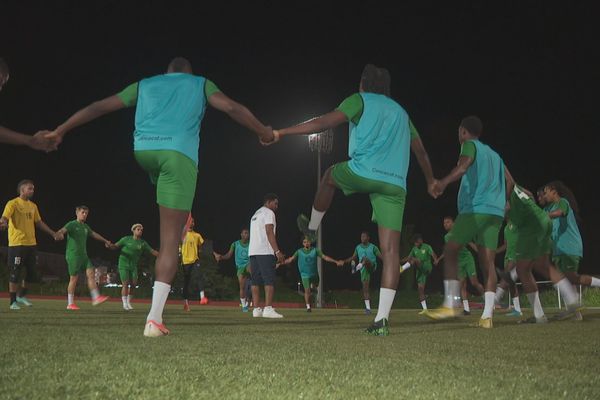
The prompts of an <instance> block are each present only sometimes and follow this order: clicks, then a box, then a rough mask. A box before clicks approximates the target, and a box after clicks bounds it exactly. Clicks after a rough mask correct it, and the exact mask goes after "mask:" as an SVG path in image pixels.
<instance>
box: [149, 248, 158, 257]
mask: <svg viewBox="0 0 600 400" xmlns="http://www.w3.org/2000/svg"><path fill="white" fill-rule="evenodd" d="M150 254H152V255H153V256H154V257H158V251H156V250H154V249H150Z"/></svg>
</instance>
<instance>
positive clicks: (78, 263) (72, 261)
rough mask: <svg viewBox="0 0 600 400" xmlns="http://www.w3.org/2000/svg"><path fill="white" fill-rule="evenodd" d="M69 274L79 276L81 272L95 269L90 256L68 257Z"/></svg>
mask: <svg viewBox="0 0 600 400" xmlns="http://www.w3.org/2000/svg"><path fill="white" fill-rule="evenodd" d="M66 260H67V267H68V269H69V276H77V275H78V274H79V273H80V272H84V271H86V270H88V269H93V268H94V266H93V265H92V263H91V262H90V259H89V258H88V257H66Z"/></svg>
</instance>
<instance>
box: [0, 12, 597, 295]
mask: <svg viewBox="0 0 600 400" xmlns="http://www.w3.org/2000/svg"><path fill="white" fill-rule="evenodd" d="M25 3H27V4H28V6H25V5H23V4H25ZM48 3H52V5H49V4H48V5H47V4H43V3H42V4H43V5H40V6H37V7H36V6H33V5H32V4H34V3H30V2H10V3H9V4H3V6H2V9H0V35H1V36H0V57H3V58H4V59H5V60H6V61H7V62H8V64H9V66H10V68H11V74H10V81H9V82H8V84H7V85H6V86H5V87H4V89H3V91H2V92H0V124H1V125H3V126H6V127H10V128H12V129H14V130H17V131H22V132H26V133H34V132H35V131H37V130H39V129H52V128H54V127H55V126H56V125H58V124H60V123H61V122H63V121H64V120H65V119H66V118H67V117H68V116H70V115H71V114H72V113H73V112H75V111H76V110H78V109H79V108H81V107H83V106H86V105H87V104H89V103H90V102H92V101H95V100H98V99H101V98H104V97H107V96H109V95H112V94H115V93H117V92H119V91H120V90H122V89H123V88H124V87H125V86H127V85H128V84H130V83H132V82H135V81H138V80H140V79H142V78H144V77H149V76H152V75H156V74H161V73H164V72H165V70H166V66H167V64H168V62H169V61H170V59H171V58H173V57H174V56H183V57H186V58H188V59H189V60H190V61H191V62H192V65H193V67H194V71H195V73H197V74H201V75H204V76H206V77H207V78H209V79H211V80H212V81H214V82H215V83H216V84H217V86H219V88H220V89H221V90H222V91H223V92H224V93H225V94H227V95H228V96H230V97H231V98H233V99H235V100H237V101H239V102H241V103H243V104H244V105H246V106H247V107H248V108H250V110H251V111H252V112H253V113H254V114H255V115H256V116H257V117H258V118H259V119H260V120H261V121H262V122H264V123H265V124H269V125H272V126H273V127H275V128H283V127H286V126H289V125H292V124H295V123H298V122H301V121H303V120H305V119H307V118H309V117H312V116H316V115H319V114H323V113H325V112H328V111H331V110H332V109H333V108H335V107H336V106H337V105H338V104H339V103H340V102H341V101H342V100H343V99H344V98H346V97H347V96H349V95H351V94H352V93H354V92H356V91H357V90H358V83H359V78H360V74H361V71H362V68H363V67H364V65H365V64H366V63H374V64H376V65H378V66H383V67H386V68H388V69H389V71H390V73H391V75H392V97H393V98H394V99H395V100H396V101H398V102H399V103H400V104H401V105H402V106H403V107H404V108H405V109H406V110H407V111H408V113H409V115H410V117H411V119H412V120H413V122H414V124H415V126H416V127H417V129H418V130H419V132H420V134H421V138H422V139H423V142H424V144H425V147H426V149H427V150H428V152H429V156H430V159H431V161H432V165H433V168H434V173H435V175H436V176H438V177H441V176H443V175H445V174H446V173H448V172H449V171H450V169H451V168H452V167H453V166H454V164H455V163H456V160H457V158H458V152H459V144H458V140H457V126H458V123H459V121H460V119H461V118H462V117H464V116H466V115H470V114H476V115H478V116H480V117H481V119H482V120H483V122H484V136H482V141H484V142H485V143H487V144H489V145H491V146H492V147H493V148H495V149H496V150H497V151H498V152H499V153H500V155H501V156H502V157H503V159H504V161H505V163H506V165H507V166H508V168H509V169H510V170H511V172H512V174H513V176H514V177H515V179H516V180H517V181H518V182H519V183H521V184H522V185H524V186H525V187H527V188H529V189H531V190H535V189H536V188H537V187H539V186H541V185H543V184H544V183H547V182H548V181H551V180H554V179H561V180H563V181H564V182H565V183H566V184H567V185H568V186H570V187H571V189H572V190H573V191H574V193H575V195H576V197H577V200H578V202H579V205H580V208H581V217H582V224H581V226H580V228H581V230H582V234H583V237H584V249H585V250H584V251H585V259H584V261H583V269H582V270H583V271H585V272H589V273H596V274H598V273H600V267H599V266H598V263H596V262H594V261H595V260H598V258H599V256H600V251H599V250H598V248H597V247H594V244H596V243H598V242H599V241H600V234H599V233H598V229H595V228H596V227H597V226H598V224H599V222H600V221H599V207H598V205H597V204H596V203H593V198H592V194H591V193H592V190H593V189H592V188H593V186H595V185H596V182H595V175H596V174H597V171H598V162H597V161H596V160H597V159H596V148H595V144H597V143H598V141H597V139H593V137H595V135H596V134H597V132H598V131H599V128H600V124H599V123H598V119H597V117H596V115H597V112H596V110H595V108H596V107H597V105H598V101H597V95H596V94H597V92H598V91H597V90H595V89H594V88H597V87H598V85H597V82H598V81H599V78H600V62H598V60H599V59H600V57H599V55H598V45H597V39H598V37H600V35H599V32H598V29H597V28H596V27H595V26H596V25H597V23H596V21H595V20H593V19H592V15H593V14H594V13H595V11H596V10H592V9H591V8H588V7H592V5H591V4H592V3H591V2H590V3H587V4H584V3H583V2H582V3H580V2H577V4H570V3H565V2H562V3H561V4H560V6H558V5H557V6H553V5H549V4H545V3H546V2H515V3H514V4H513V5H508V4H507V3H505V2H503V3H502V5H501V6H498V7H493V8H491V7H490V6H488V5H483V4H480V2H473V3H472V4H471V3H466V2H465V3H462V2H451V3H453V4H452V5H450V4H445V3H444V4H443V5H440V4H442V3H437V5H435V6H434V5H426V4H422V3H421V2H419V3H420V4H419V5H418V6H417V5H415V6H411V7H406V6H399V5H395V7H394V8H393V9H392V8H391V7H389V6H384V5H378V6H376V7H373V8H371V5H373V4H375V2H361V3H362V6H361V3H352V2H343V3H338V2H335V4H333V2H332V4H330V5H325V6H324V5H323V4H322V3H325V2H315V3H311V2H301V3H293V4H291V3H290V4H287V3H288V2H282V4H283V3H286V5H285V7H283V6H282V5H280V4H279V3H278V2H247V3H251V4H252V6H249V5H245V6H244V7H242V8H239V5H238V4H237V3H235V2H220V4H221V5H220V6H219V7H220V8H218V9H217V8H211V9H206V8H205V7H206V3H207V2H176V4H177V5H169V6H165V5H164V4H163V2H161V1H144V2H130V1H127V2H125V1H104V2H102V1H99V2H93V3H92V2H76V1H69V2H60V1H57V2H48ZM380 3H383V2H380ZM397 3H399V2H397ZM573 3H575V2H573ZM389 4H393V3H392V2H390V3H389ZM432 4H433V3H432ZM133 121H134V109H133V108H131V109H127V110H123V111H119V112H117V113H114V114H111V115H108V116H105V117H103V118H101V119H98V120H96V121H94V122H92V123H90V124H88V125H86V126H83V127H80V128H78V129H76V130H74V131H73V132H72V133H70V134H69V135H68V136H67V138H66V140H65V142H64V143H63V144H62V146H61V148H60V150H59V151H58V152H54V153H51V154H48V155H46V154H43V153H37V152H34V151H32V150H29V149H26V148H18V147H11V146H7V145H0V146H1V147H0V149H1V150H0V151H1V153H0V154H1V156H0V171H1V173H0V177H1V178H0V182H1V184H0V202H1V203H2V207H3V206H4V204H5V203H6V201H8V200H10V199H11V198H13V197H15V186H16V184H17V182H18V181H19V180H20V179H23V178H30V179H33V180H34V181H35V184H36V196H35V199H34V201H35V202H36V203H37V204H38V207H39V209H40V212H41V214H42V217H43V219H44V220H45V222H46V223H48V225H50V226H51V227H52V228H53V229H58V228H60V227H61V226H63V225H64V223H65V222H67V221H69V220H71V219H73V218H74V207H75V206H76V205H78V204H86V205H88V206H89V207H90V208H91V213H90V216H89V219H88V223H89V224H90V226H91V227H92V228H93V229H94V230H96V231H97V232H99V233H101V234H103V235H105V236H106V237H107V238H109V239H110V240H113V241H116V240H118V239H119V238H120V237H122V236H125V235H127V234H129V233H130V232H129V228H130V226H131V225H132V224H133V223H134V222H141V223H143V224H144V226H145V228H146V229H145V238H146V240H148V241H149V243H151V244H152V245H153V246H155V247H158V245H159V243H158V211H157V207H156V205H155V195H154V188H153V186H152V185H151V184H150V183H149V181H148V179H147V176H146V175H145V173H144V172H143V171H142V170H141V168H139V167H138V166H137V164H136V163H135V160H134V158H133V153H132V132H133V128H134V127H133ZM347 136H348V134H347V126H345V125H344V126H340V127H339V128H337V129H336V131H335V141H334V148H333V151H332V153H331V154H330V155H325V156H323V170H324V169H325V168H326V167H327V166H329V165H331V164H334V163H336V162H339V161H343V160H346V159H347V145H348V139H347ZM316 176H317V170H316V154H315V153H311V152H310V150H309V148H308V144H307V139H306V138H305V137H294V138H286V139H285V140H284V141H283V142H282V143H280V144H278V145H276V146H271V147H269V148H262V147H261V146H260V145H259V144H258V141H257V140H256V138H255V136H254V135H253V133H251V132H249V131H247V130H245V129H244V128H242V127H240V126H239V125H237V124H236V123H235V122H233V121H232V120H230V119H229V118H228V117H227V116H226V115H225V114H222V113H220V112H218V111H216V110H214V109H210V108H209V109H208V110H207V113H206V115H205V118H204V121H203V123H202V130H201V140H200V165H199V179H198V186H197V189H196V200H195V202H194V208H193V213H194V215H195V217H196V219H197V227H198V231H200V232H201V233H202V234H203V235H204V236H205V237H206V238H208V239H212V240H214V241H215V247H216V249H217V250H220V251H225V250H226V248H227V247H228V245H229V244H230V243H231V242H232V241H234V240H236V239H237V238H238V237H239V228H240V227H241V226H243V225H246V224H248V223H249V218H250V217H251V215H252V214H253V212H254V211H255V210H256V209H257V208H258V207H260V206H261V202H262V196H263V194H264V193H266V192H275V193H277V194H278V195H279V196H280V209H279V213H278V240H279V241H280V246H281V247H282V248H283V249H284V251H285V252H286V253H287V254H291V253H292V252H293V251H294V250H295V249H296V248H298V247H299V246H300V240H299V239H300V238H299V233H298V231H297V229H296V225H295V219H296V216H297V215H298V213H299V212H305V213H308V212H309V211H310V206H311V202H312V198H313V195H314V192H315V186H316ZM457 189H458V184H455V185H454V186H452V187H451V188H450V189H449V190H448V191H447V192H446V193H445V194H444V196H443V197H442V198H440V199H438V200H433V199H431V198H430V197H429V195H428V194H427V192H426V187H425V183H424V179H423V175H422V173H421V171H420V168H419V167H418V164H417V162H416V159H415V158H414V157H412V159H411V167H410V172H409V179H408V197H407V201H408V204H407V208H406V211H405V217H404V219H405V223H406V224H412V225H414V230H415V231H418V232H421V233H423V235H424V238H425V241H426V242H429V243H430V244H431V245H432V246H433V247H434V249H435V250H436V251H437V252H438V253H439V252H441V249H442V243H443V234H444V232H443V228H442V217H443V216H444V215H447V214H450V215H453V214H455V213H456V192H457ZM370 214H371V209H370V205H369V201H368V197H367V196H365V195H355V196H352V197H348V198H346V197H344V196H343V195H342V194H341V193H338V194H336V197H335V200H334V203H333V207H332V209H331V211H330V212H329V214H328V215H327V216H326V218H325V220H324V226H323V235H324V251H325V253H326V254H328V255H331V256H332V257H339V258H341V257H348V256H350V255H351V254H352V251H353V248H354V246H355V245H356V244H357V243H358V241H359V236H360V231H361V230H362V229H369V230H370V231H371V232H372V233H373V236H374V238H373V239H374V241H375V242H376V241H377V240H376V235H375V233H376V226H375V225H373V224H372V223H370ZM6 240H7V239H6V234H5V233H3V234H0V244H1V245H5V244H6ZM38 242H39V248H40V249H41V250H45V251H54V252H63V251H64V243H61V244H55V243H53V241H52V240H51V239H50V238H48V237H47V236H45V235H44V234H43V233H41V232H40V233H38ZM89 252H90V254H91V255H92V256H100V257H105V258H110V257H112V258H115V255H114V254H112V255H109V253H108V251H106V250H104V249H103V248H102V246H101V245H100V244H99V243H94V244H91V245H89ZM327 268H328V269H327V270H326V275H325V279H326V283H327V285H328V287H345V286H353V287H354V286H357V285H358V279H357V278H356V277H355V276H351V275H350V272H349V271H345V272H333V269H334V267H333V266H329V267H327ZM231 271H233V270H231ZM434 276H436V277H438V278H439V277H440V276H441V275H440V274H439V271H438V272H436V273H435V275H434ZM434 280H435V281H436V282H437V281H439V280H440V279H437V278H434V279H433V280H432V281H431V284H437V283H439V282H437V283H435V282H433V281H434Z"/></svg>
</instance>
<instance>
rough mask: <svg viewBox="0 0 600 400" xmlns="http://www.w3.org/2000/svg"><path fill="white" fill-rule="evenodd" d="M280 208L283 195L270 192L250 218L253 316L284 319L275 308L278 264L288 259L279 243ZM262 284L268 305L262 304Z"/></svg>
mask: <svg viewBox="0 0 600 400" xmlns="http://www.w3.org/2000/svg"><path fill="white" fill-rule="evenodd" d="M278 207H279V198H278V197H277V195H276V194H274V193H267V194H266V195H265V197H264V200H263V206H262V207H261V208H259V209H258V210H256V212H255V213H254V215H253V216H252V218H251V219H250V244H249V245H248V255H249V256H250V273H251V274H252V303H253V305H254V309H253V310H252V317H254V318H260V317H263V318H283V315H281V314H279V313H278V312H277V311H275V309H274V308H273V295H274V294H275V265H276V263H279V264H281V263H282V262H284V261H285V256H284V255H283V253H282V252H281V250H280V249H279V246H278V245H277V238H276V237H275V235H276V233H277V221H276V219H275V211H277V208H278ZM260 286H264V287H265V307H264V309H263V308H261V307H260Z"/></svg>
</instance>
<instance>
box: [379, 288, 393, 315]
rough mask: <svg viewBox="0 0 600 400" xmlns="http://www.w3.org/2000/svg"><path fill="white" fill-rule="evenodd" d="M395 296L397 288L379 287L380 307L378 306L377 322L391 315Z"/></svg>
mask: <svg viewBox="0 0 600 400" xmlns="http://www.w3.org/2000/svg"><path fill="white" fill-rule="evenodd" d="M394 297H396V291H395V290H393V289H387V288H381V289H379V307H378V308H377V316H376V317H375V322H378V321H381V320H382V319H384V318H388V317H389V316H390V310H391V309H392V303H394Z"/></svg>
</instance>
